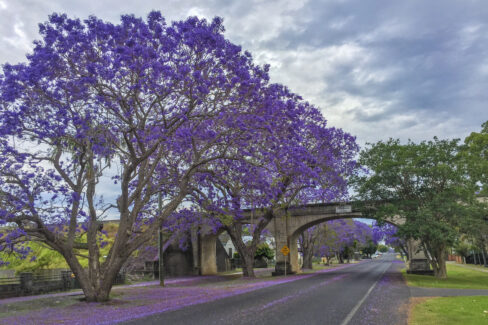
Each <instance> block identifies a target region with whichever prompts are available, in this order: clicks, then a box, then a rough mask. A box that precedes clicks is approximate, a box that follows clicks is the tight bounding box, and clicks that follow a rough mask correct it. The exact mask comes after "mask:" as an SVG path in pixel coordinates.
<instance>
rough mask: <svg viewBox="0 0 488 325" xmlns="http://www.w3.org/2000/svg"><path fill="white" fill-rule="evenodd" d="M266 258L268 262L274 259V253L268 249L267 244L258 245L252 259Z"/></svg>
mask: <svg viewBox="0 0 488 325" xmlns="http://www.w3.org/2000/svg"><path fill="white" fill-rule="evenodd" d="M263 257H265V258H267V259H268V260H272V259H273V258H274V251H273V250H272V249H271V247H269V245H268V243H261V244H259V245H258V247H257V249H256V254H254V258H256V259H261V258H263Z"/></svg>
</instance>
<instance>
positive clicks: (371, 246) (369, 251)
mask: <svg viewBox="0 0 488 325" xmlns="http://www.w3.org/2000/svg"><path fill="white" fill-rule="evenodd" d="M377 249H378V244H375V242H374V241H373V240H371V239H370V240H368V241H367V243H366V245H365V246H363V248H362V249H361V253H362V254H363V255H367V256H369V257H371V255H373V254H374V253H376V250H377Z"/></svg>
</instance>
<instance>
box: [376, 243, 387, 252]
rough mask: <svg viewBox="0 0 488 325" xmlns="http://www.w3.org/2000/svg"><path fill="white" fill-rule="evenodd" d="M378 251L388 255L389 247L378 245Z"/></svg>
mask: <svg viewBox="0 0 488 325" xmlns="http://www.w3.org/2000/svg"><path fill="white" fill-rule="evenodd" d="M378 251H380V252H381V253H386V252H388V246H386V245H382V244H380V245H378Z"/></svg>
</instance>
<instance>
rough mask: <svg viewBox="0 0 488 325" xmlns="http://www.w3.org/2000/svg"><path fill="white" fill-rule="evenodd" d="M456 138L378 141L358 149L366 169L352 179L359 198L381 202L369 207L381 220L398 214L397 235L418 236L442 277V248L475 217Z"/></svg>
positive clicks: (470, 184) (471, 190)
mask: <svg viewBox="0 0 488 325" xmlns="http://www.w3.org/2000/svg"><path fill="white" fill-rule="evenodd" d="M458 142H459V141H458V140H439V139H437V138H434V139H433V140H432V141H424V142H421V143H419V144H416V143H413V142H412V141H409V142H408V143H407V144H401V143H400V141H399V140H392V139H390V140H388V141H386V142H383V141H380V142H378V143H376V144H372V145H370V147H369V148H367V149H366V150H363V151H362V152H361V158H360V163H361V165H363V166H365V167H366V168H367V169H368V174H365V175H361V176H360V177H358V178H357V179H356V189H357V192H358V194H359V197H360V198H361V199H362V200H364V201H369V202H371V201H376V202H382V203H381V204H377V205H376V206H375V207H374V209H373V210H372V211H373V212H372V213H374V214H375V216H376V217H377V218H380V219H383V220H386V219H388V218H394V217H397V216H400V217H402V218H404V220H405V223H404V224H403V225H401V226H400V227H399V231H398V235H399V236H400V237H401V238H403V239H406V238H413V239H417V240H420V241H421V243H422V246H423V248H424V249H425V251H426V252H428V254H426V255H427V256H428V258H429V262H430V263H431V265H432V268H433V269H434V272H435V274H436V276H438V277H446V276H447V274H446V269H445V252H446V249H447V248H448V247H450V246H452V245H453V243H454V241H455V239H456V238H457V236H458V232H457V228H456V227H458V226H460V225H461V224H462V223H465V222H467V223H469V222H471V219H472V218H475V216H474V214H473V206H474V204H475V198H474V192H475V187H476V186H475V184H474V183H473V182H472V181H471V180H469V179H467V178H466V177H465V176H466V168H465V165H464V164H463V162H462V159H461V158H460V156H459V154H458V153H459V145H458Z"/></svg>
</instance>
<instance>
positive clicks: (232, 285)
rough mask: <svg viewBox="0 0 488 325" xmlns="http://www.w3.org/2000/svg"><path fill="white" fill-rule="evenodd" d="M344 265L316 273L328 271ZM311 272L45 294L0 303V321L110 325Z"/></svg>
mask: <svg viewBox="0 0 488 325" xmlns="http://www.w3.org/2000/svg"><path fill="white" fill-rule="evenodd" d="M348 266H349V265H343V266H339V267H334V268H331V269H324V270H321V271H318V272H328V271H330V270H337V269H338V268H344V267H348ZM314 274H316V273H312V274H301V275H293V276H287V277H273V278H271V277H262V278H256V279H252V280H247V279H242V278H239V279H232V280H229V278H228V277H220V276H213V277H195V278H194V279H188V281H181V282H176V283H171V284H170V285H169V286H167V287H160V286H158V285H157V284H149V285H146V286H132V287H125V288H123V289H119V290H113V298H112V300H110V301H109V302H106V303H86V302H83V301H80V296H79V295H78V296H69V295H61V296H56V295H54V296H48V297H42V298H38V299H32V298H30V299H28V300H27V301H22V300H21V299H22V298H17V300H16V301H9V302H6V303H0V324H9V325H13V324H22V325H24V324H25V325H27V324H36V325H37V324H113V323H117V322H121V321H125V320H130V319H134V318H139V317H144V316H148V315H152V314H156V313H161V312H164V311H169V310H176V309H179V308H182V307H184V306H189V305H194V304H200V303H204V302H209V301H213V300H216V299H222V298H225V297H229V296H233V295H238V294H241V293H245V292H249V291H253V290H257V289H260V288H264V287H269V286H272V285H277V284H280V283H285V282H289V281H295V280H298V279H303V278H306V277H311V276H314Z"/></svg>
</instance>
